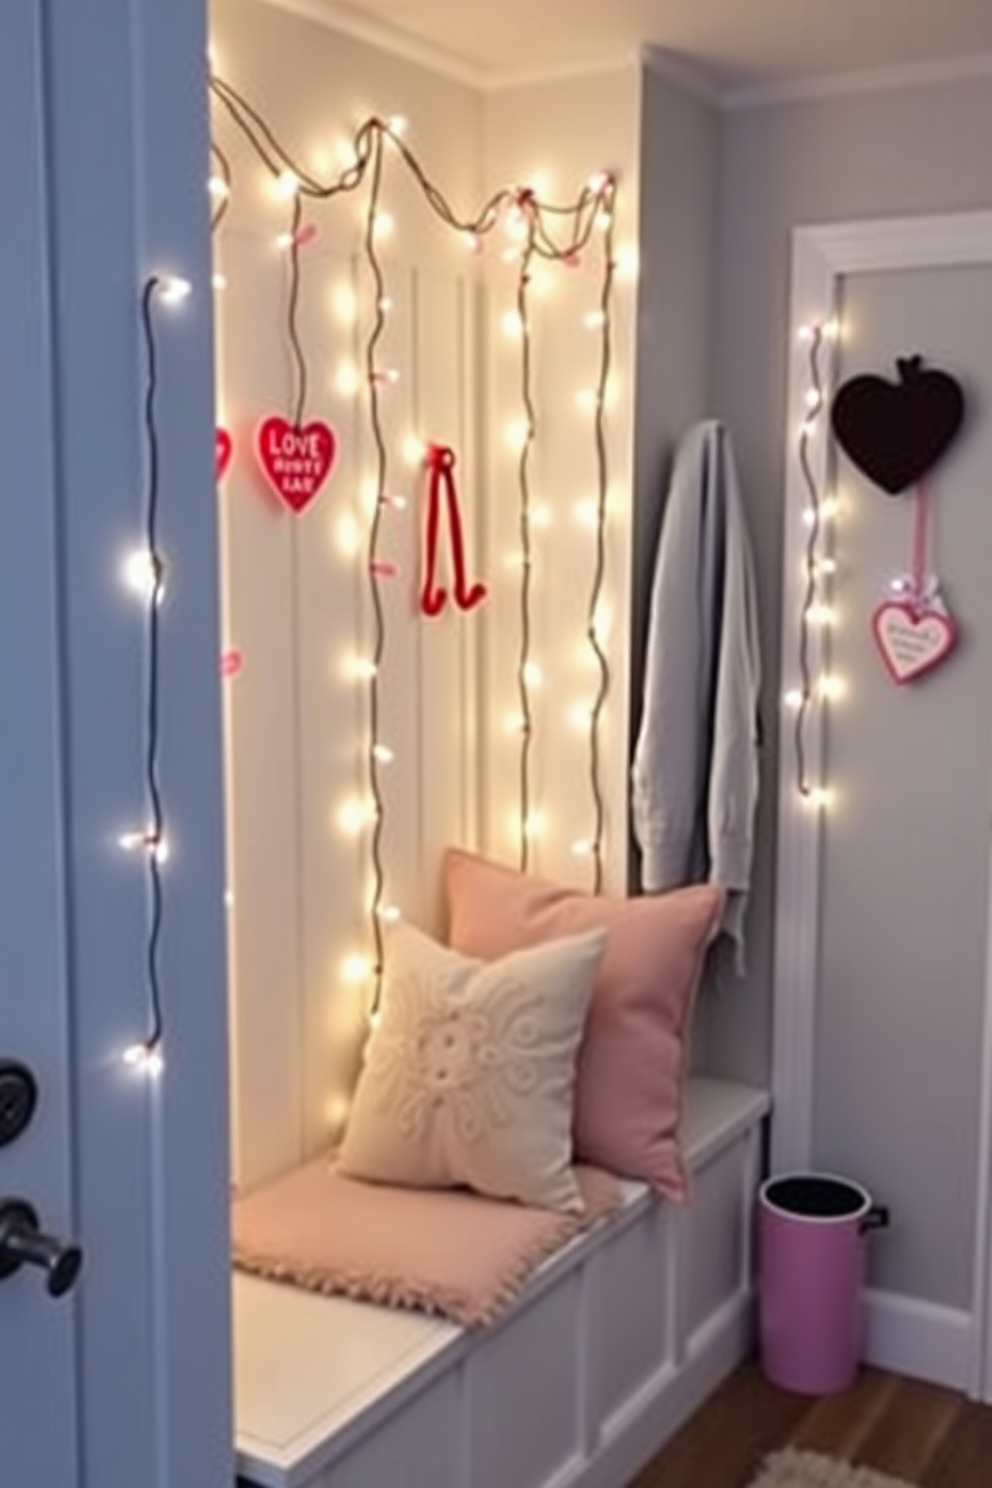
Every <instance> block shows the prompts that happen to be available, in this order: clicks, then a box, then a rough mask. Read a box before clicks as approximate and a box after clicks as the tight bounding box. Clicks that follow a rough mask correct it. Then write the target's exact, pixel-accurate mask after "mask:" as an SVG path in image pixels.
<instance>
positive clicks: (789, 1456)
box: [751, 1448, 913, 1488]
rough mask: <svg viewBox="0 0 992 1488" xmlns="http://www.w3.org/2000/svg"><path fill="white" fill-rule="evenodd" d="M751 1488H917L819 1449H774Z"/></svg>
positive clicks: (902, 1480) (899, 1479)
mask: <svg viewBox="0 0 992 1488" xmlns="http://www.w3.org/2000/svg"><path fill="white" fill-rule="evenodd" d="M751 1488H913V1485H912V1483H907V1482H905V1480H904V1479H902V1478H890V1477H889V1476H888V1475H887V1474H886V1473H879V1472H875V1471H874V1470H873V1469H872V1468H870V1467H852V1466H851V1464H850V1463H849V1462H838V1461H837V1459H836V1458H834V1457H821V1456H820V1454H819V1453H818V1452H794V1451H793V1450H792V1449H791V1448H788V1449H787V1450H786V1451H784V1452H774V1453H773V1454H772V1456H771V1457H767V1458H766V1459H765V1462H764V1464H763V1465H762V1468H761V1471H760V1472H759V1474H758V1476H757V1477H756V1478H755V1480H754V1482H753V1483H752V1484H751Z"/></svg>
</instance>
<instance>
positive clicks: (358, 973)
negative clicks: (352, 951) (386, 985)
mask: <svg viewBox="0 0 992 1488" xmlns="http://www.w3.org/2000/svg"><path fill="white" fill-rule="evenodd" d="M371 970H372V967H371V965H370V964H369V960H368V957H367V956H359V955H352V956H346V957H345V959H344V960H343V961H342V963H341V975H342V976H343V977H344V979H345V981H346V982H351V983H356V982H363V981H364V980H365V978H366V977H367V976H368V975H369V973H370V972H371Z"/></svg>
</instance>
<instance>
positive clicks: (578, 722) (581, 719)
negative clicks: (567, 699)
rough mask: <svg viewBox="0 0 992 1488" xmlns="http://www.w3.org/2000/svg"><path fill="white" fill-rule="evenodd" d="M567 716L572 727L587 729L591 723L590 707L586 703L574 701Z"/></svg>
mask: <svg viewBox="0 0 992 1488" xmlns="http://www.w3.org/2000/svg"><path fill="white" fill-rule="evenodd" d="M568 717H569V722H570V723H571V724H572V727H573V728H577V729H587V728H588V727H589V725H590V724H591V723H592V709H591V708H590V707H589V705H588V704H587V703H576V704H575V706H574V707H573V708H570V709H569V714H568Z"/></svg>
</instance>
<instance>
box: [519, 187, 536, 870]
mask: <svg viewBox="0 0 992 1488" xmlns="http://www.w3.org/2000/svg"><path fill="white" fill-rule="evenodd" d="M520 208H521V210H522V211H523V212H524V213H525V216H526V221H527V241H526V243H525V245H524V250H523V252H522V254H521V256H520V272H519V275H518V277H517V315H518V317H519V320H520V346H521V351H520V401H521V403H522V404H523V407H524V412H525V414H526V419H527V428H526V432H525V434H524V438H523V442H522V445H521V449H520V459H519V462H518V466H517V480H518V487H519V507H518V529H519V534H520V649H519V653H518V662H517V693H518V696H519V698H520V765H519V771H520V773H519V790H520V871H521V873H526V872H527V869H528V867H529V865H530V838H531V832H532V822H531V815H530V758H531V746H532V744H533V737H534V719H533V713H532V710H531V704H530V685H529V669H530V650H531V614H530V596H531V579H532V570H533V558H532V552H531V548H532V544H531V493H530V459H531V451H532V449H533V445H534V440H535V439H536V437H537V411H536V409H535V407H534V390H533V386H532V377H533V363H532V352H531V327H530V305H529V298H530V297H529V288H530V274H531V265H532V262H533V258H534V252H535V234H536V212H535V210H534V207H533V204H532V201H531V199H530V198H529V197H525V198H524V199H523V200H522V201H521V203H520Z"/></svg>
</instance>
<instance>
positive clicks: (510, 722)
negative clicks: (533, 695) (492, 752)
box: [503, 713, 527, 735]
mask: <svg viewBox="0 0 992 1488" xmlns="http://www.w3.org/2000/svg"><path fill="white" fill-rule="evenodd" d="M526 727H527V724H526V721H525V719H524V718H523V716H522V714H520V713H508V714H507V716H506V717H505V718H504V720H503V732H504V734H518V735H519V734H522V733H523V732H524V731H525V729H526Z"/></svg>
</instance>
